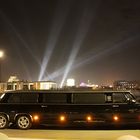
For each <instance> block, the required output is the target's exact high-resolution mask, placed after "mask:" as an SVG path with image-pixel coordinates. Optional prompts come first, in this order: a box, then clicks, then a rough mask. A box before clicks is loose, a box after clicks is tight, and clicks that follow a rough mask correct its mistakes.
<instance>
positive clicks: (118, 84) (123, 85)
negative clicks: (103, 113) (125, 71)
mask: <svg viewBox="0 0 140 140" xmlns="http://www.w3.org/2000/svg"><path fill="white" fill-rule="evenodd" d="M113 85H114V86H113V87H114V89H122V90H125V89H139V88H140V83H139V82H138V81H125V80H119V81H115V82H114V83H113Z"/></svg>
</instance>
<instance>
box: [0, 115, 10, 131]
mask: <svg viewBox="0 0 140 140" xmlns="http://www.w3.org/2000/svg"><path fill="white" fill-rule="evenodd" d="M7 127H8V119H7V117H6V115H3V114H0V129H4V128H7Z"/></svg>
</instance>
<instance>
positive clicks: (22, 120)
mask: <svg viewBox="0 0 140 140" xmlns="http://www.w3.org/2000/svg"><path fill="white" fill-rule="evenodd" d="M29 125H30V120H29V118H28V117H26V116H22V117H19V119H18V126H19V127H20V128H22V129H26V128H28V127H29Z"/></svg>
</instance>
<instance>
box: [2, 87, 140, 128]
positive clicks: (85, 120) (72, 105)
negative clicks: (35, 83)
mask: <svg viewBox="0 0 140 140" xmlns="http://www.w3.org/2000/svg"><path fill="white" fill-rule="evenodd" d="M98 123H100V124H101V123H103V124H114V125H116V124H122V123H123V124H128V123H140V103H138V102H136V99H135V97H134V96H133V95H132V94H131V92H130V91H66V90H65V91H41V90H36V91H11V92H6V93H3V94H1V95H0V128H1V129H3V128H7V127H8V126H10V124H15V125H16V126H17V127H18V128H20V129H29V128H30V127H31V126H32V125H37V124H45V125H64V126H66V125H70V124H73V125H77V124H78V125H81V124H84V125H91V126H92V125H93V126H94V124H98Z"/></svg>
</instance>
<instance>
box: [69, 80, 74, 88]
mask: <svg viewBox="0 0 140 140" xmlns="http://www.w3.org/2000/svg"><path fill="white" fill-rule="evenodd" d="M67 86H70V87H72V86H75V80H74V79H67Z"/></svg>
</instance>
